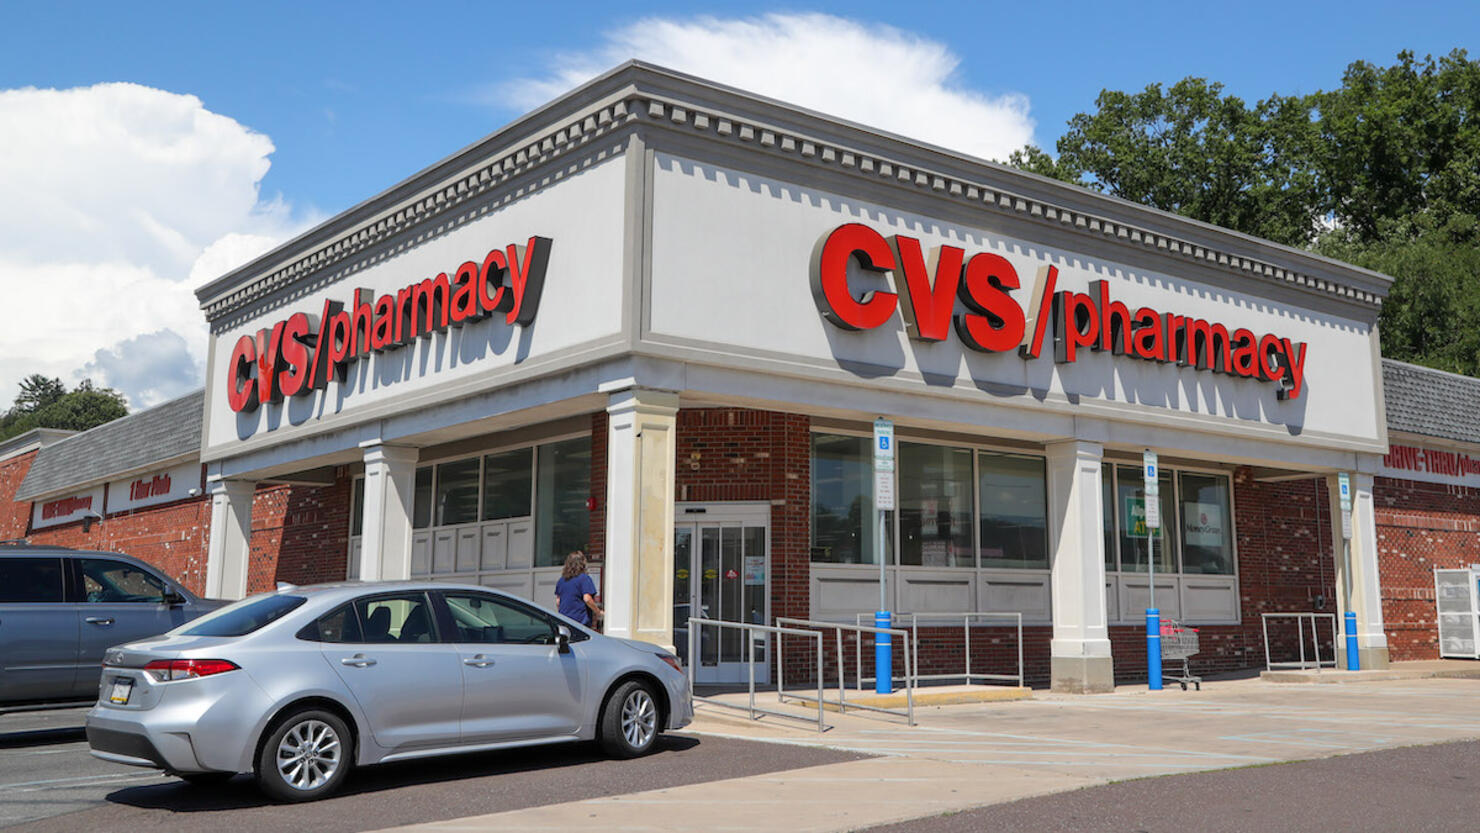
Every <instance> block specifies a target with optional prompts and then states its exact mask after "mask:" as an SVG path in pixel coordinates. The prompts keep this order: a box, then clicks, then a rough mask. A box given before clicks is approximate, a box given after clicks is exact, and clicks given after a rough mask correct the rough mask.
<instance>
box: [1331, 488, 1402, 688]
mask: <svg viewBox="0 0 1480 833" xmlns="http://www.w3.org/2000/svg"><path fill="white" fill-rule="evenodd" d="M1372 481H1373V478H1372V475H1370V474H1352V475H1351V488H1352V537H1351V542H1350V547H1344V546H1343V544H1344V543H1345V542H1343V540H1342V535H1341V533H1342V530H1341V494H1340V492H1339V491H1338V486H1337V478H1336V476H1335V475H1331V476H1329V477H1327V478H1326V491H1327V493H1328V494H1330V496H1331V520H1332V523H1331V526H1332V532H1333V537H1334V541H1335V552H1336V559H1335V560H1336V598H1337V602H1338V604H1339V611H1338V617H1339V618H1340V619H1341V620H1342V622H1341V628H1342V631H1341V633H1342V637H1343V638H1342V639H1341V640H1340V644H1339V646H1338V647H1337V650H1336V654H1337V657H1338V658H1339V659H1338V662H1339V664H1340V665H1341V667H1343V668H1345V667H1346V640H1345V634H1346V631H1345V618H1346V612H1347V611H1348V610H1350V611H1354V612H1355V613H1356V614H1357V651H1358V654H1359V659H1360V661H1361V663H1362V669H1363V670H1364V671H1370V670H1373V669H1381V668H1387V667H1388V643H1387V631H1386V630H1385V629H1384V628H1383V623H1382V581H1381V575H1380V573H1379V572H1378V568H1377V518H1376V516H1375V514H1374V511H1373V510H1374V507H1373V503H1372Z"/></svg>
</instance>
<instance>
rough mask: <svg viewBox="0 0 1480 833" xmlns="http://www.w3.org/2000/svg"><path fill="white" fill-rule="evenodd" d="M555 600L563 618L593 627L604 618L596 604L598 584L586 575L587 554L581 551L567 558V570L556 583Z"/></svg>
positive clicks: (561, 572) (562, 571) (564, 570)
mask: <svg viewBox="0 0 1480 833" xmlns="http://www.w3.org/2000/svg"><path fill="white" fill-rule="evenodd" d="M555 598H556V599H557V600H558V601H559V607H558V608H557V609H558V610H559V611H560V615H561V616H565V617H567V618H569V619H574V620H575V621H576V622H579V623H580V624H582V625H585V626H586V627H592V626H593V625H594V624H595V623H596V621H597V620H599V619H600V618H601V616H602V613H603V611H602V609H601V605H599V604H597V603H596V582H594V581H592V580H591V576H590V575H588V574H587V573H586V554H585V553H583V552H581V551H580V550H576V551H575V552H573V553H571V554H570V555H567V556H566V557H565V568H564V569H563V570H561V571H560V580H559V581H557V582H555Z"/></svg>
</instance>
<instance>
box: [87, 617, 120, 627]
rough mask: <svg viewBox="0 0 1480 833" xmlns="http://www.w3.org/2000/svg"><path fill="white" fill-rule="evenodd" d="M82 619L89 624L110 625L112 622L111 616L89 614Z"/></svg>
mask: <svg viewBox="0 0 1480 833" xmlns="http://www.w3.org/2000/svg"><path fill="white" fill-rule="evenodd" d="M82 621H84V622H86V623H88V624H89V625H111V624H113V617H112V616H89V617H87V618H86V619H83V620H82Z"/></svg>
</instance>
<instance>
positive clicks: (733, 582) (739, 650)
mask: <svg viewBox="0 0 1480 833" xmlns="http://www.w3.org/2000/svg"><path fill="white" fill-rule="evenodd" d="M743 567H744V565H743V564H741V562H740V527H739V526H738V525H734V526H732V525H728V524H727V525H725V526H723V527H721V528H720V544H719V586H720V618H722V619H724V620H725V621H727V622H739V621H742V619H741V615H742V608H741V606H740V596H741V592H740V591H741V589H742V588H744V586H745V585H744V583H743V578H742V576H741V574H740V571H741V569H742V568H743ZM721 636H722V638H721V640H720V645H721V648H720V661H721V662H743V661H744V660H745V632H744V631H742V630H740V629H738V628H723V629H722V631H721Z"/></svg>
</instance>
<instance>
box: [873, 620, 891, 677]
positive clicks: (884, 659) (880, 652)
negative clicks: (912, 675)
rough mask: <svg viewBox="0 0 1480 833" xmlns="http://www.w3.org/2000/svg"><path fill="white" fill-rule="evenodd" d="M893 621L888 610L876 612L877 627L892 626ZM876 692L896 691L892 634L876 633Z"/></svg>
mask: <svg viewBox="0 0 1480 833" xmlns="http://www.w3.org/2000/svg"><path fill="white" fill-rule="evenodd" d="M891 621H892V619H891V617H890V615H889V611H887V610H880V611H878V612H876V613H874V627H876V628H887V627H890V625H889V623H890V622H891ZM874 692H875V693H877V694H893V693H894V645H893V641H892V635H891V634H887V633H876V634H874Z"/></svg>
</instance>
